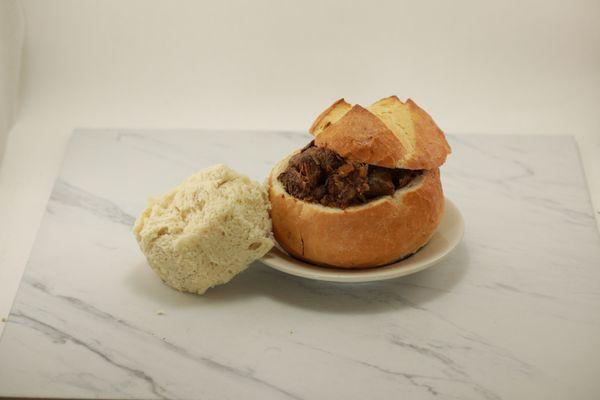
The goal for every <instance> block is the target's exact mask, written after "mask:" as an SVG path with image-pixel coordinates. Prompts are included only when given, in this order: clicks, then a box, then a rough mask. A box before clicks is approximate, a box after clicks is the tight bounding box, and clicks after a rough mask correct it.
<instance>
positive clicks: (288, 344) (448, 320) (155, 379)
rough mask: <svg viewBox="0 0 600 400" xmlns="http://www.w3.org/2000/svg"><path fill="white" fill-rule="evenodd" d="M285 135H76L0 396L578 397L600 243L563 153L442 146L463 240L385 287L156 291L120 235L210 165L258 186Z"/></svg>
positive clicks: (540, 142) (571, 161)
mask: <svg viewBox="0 0 600 400" xmlns="http://www.w3.org/2000/svg"><path fill="white" fill-rule="evenodd" d="M308 140H309V138H308V136H306V135H303V134H298V133H294V132H246V131H239V132H226V131H212V132H206V131H187V132H185V131H183V132H182V131H175V132H171V131H79V132H76V133H75V135H74V136H73V138H72V140H71V143H70V146H69V149H68V152H67V155H66V159H65V163H64V165H63V168H62V170H61V173H60V177H59V179H58V180H57V182H56V184H55V187H54V190H53V193H52V195H51V198H50V200H49V203H48V209H47V213H46V215H45V217H44V220H43V222H42V224H41V227H40V230H39V233H38V237H37V240H36V243H35V246H34V248H33V250H32V253H31V256H30V260H29V264H28V268H27V270H26V272H25V276H24V278H23V281H22V283H21V287H20V289H19V292H18V295H17V298H16V300H15V304H14V306H13V310H12V312H11V315H10V317H9V321H8V324H7V326H6V329H5V331H4V335H3V337H2V339H1V340H0V396H25V397H67V398H136V399H138V398H152V399H162V398H165V399H166V398H169V399H171V398H173V399H229V398H235V399H238V398H244V399H334V398H343V399H390V398H410V399H455V398H456V399H484V400H496V399H519V398H524V399H525V398H526V399H565V398H568V399H590V398H594V396H595V395H597V394H598V393H600V380H598V379H597V376H598V375H599V374H600V240H599V236H598V232H597V231H596V229H595V223H594V218H593V215H592V213H591V207H590V204H589V198H588V194H587V191H586V188H585V184H584V180H583V177H582V172H581V168H580V165H579V159H578V156H577V150H576V147H575V144H574V141H573V140H572V139H571V138H570V137H566V136H564V137H561V136H537V137H530V136H452V137H450V141H451V145H452V147H453V154H452V155H451V157H450V158H449V161H448V163H447V164H446V165H445V166H444V167H443V179H444V188H445V192H446V194H447V195H448V196H449V197H450V198H452V199H453V200H454V201H455V203H456V204H457V205H458V206H459V207H460V209H461V211H462V212H463V214H464V217H465V220H466V225H467V228H466V235H465V239H464V242H463V243H462V244H461V245H460V246H459V247H458V248H457V249H456V250H455V251H454V252H453V253H452V254H451V255H450V256H449V257H448V258H447V259H446V260H444V261H443V262H441V263H440V264H439V265H438V266H435V267H433V268H431V269H428V270H426V271H423V272H421V273H418V274H415V275H412V276H409V277H405V278H400V279H396V280H392V281H386V282H377V283H369V284H331V283H324V282H314V281H308V280H304V279H301V278H296V277H291V276H287V275H284V274H282V273H279V272H277V271H274V270H271V269H269V268H268V267H266V266H264V265H262V264H260V263H258V262H257V263H254V264H253V265H252V266H251V268H249V269H248V270H247V271H246V272H244V273H243V274H241V275H240V276H238V277H237V278H236V279H234V280H233V281H232V282H231V283H230V284H228V285H225V286H222V287H218V288H215V289H212V290H210V291H209V292H207V294H206V295H205V296H194V295H189V294H182V293H178V292H176V291H174V290H171V289H169V288H167V287H166V286H164V285H163V284H162V283H161V282H160V280H159V279H158V278H157V277H156V276H155V275H154V274H153V273H152V271H151V270H150V268H148V267H147V266H146V263H145V260H144V258H143V256H142V255H141V254H140V252H139V250H138V248H137V245H136V243H135V240H134V238H133V236H132V234H131V232H130V231H131V225H132V223H133V220H134V218H135V216H136V215H137V214H138V213H139V212H140V210H142V208H143V207H144V205H145V201H146V197H147V196H150V195H156V194H160V193H162V192H164V191H165V190H166V189H168V188H170V187H172V186H174V185H176V184H177V183H178V182H180V181H181V180H182V179H183V178H184V177H186V176H187V175H189V174H191V173H192V172H194V171H196V170H198V169H200V168H203V167H206V166H209V165H212V164H215V163H218V162H224V163H226V164H229V165H230V166H232V167H233V168H235V169H238V170H240V171H243V172H245V173H247V174H248V175H250V176H251V177H252V178H254V179H258V180H263V179H264V177H265V176H266V174H267V172H268V171H269V169H270V168H271V167H272V165H273V164H274V163H275V162H276V161H277V160H279V159H280V158H281V157H283V155H285V154H287V153H288V152H290V151H291V150H293V149H295V148H297V147H299V146H302V145H304V144H305V143H306V142H307V141H308Z"/></svg>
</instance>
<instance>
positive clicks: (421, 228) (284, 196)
mask: <svg viewBox="0 0 600 400" xmlns="http://www.w3.org/2000/svg"><path fill="white" fill-rule="evenodd" d="M288 160H289V157H288V158H286V159H284V160H282V161H281V162H280V163H279V164H278V165H277V166H276V167H275V168H274V169H273V171H272V172H271V176H270V177H269V199H270V201H271V207H272V208H271V219H272V221H273V233H274V235H275V238H276V239H277V241H278V242H279V244H280V245H281V246H282V247H283V248H284V249H285V250H286V251H287V252H289V253H290V254H292V255H293V256H295V257H297V258H300V259H304V260H306V261H309V262H311V263H315V264H320V265H328V266H335V267H340V268H369V267H376V266H380V265H385V264H389V263H391V262H394V261H396V260H398V259H400V258H403V257H405V256H408V255H410V254H412V253H414V252H416V251H417V250H418V249H419V248H421V247H422V246H423V245H424V244H426V243H427V241H428V240H429V238H430V237H431V235H432V234H433V232H434V231H435V229H436V228H437V226H438V224H439V222H440V219H441V217H442V214H443V211H444V195H443V193H442V186H441V183H440V175H439V170H438V169H433V170H430V171H425V172H424V173H423V175H422V176H421V177H419V178H416V179H415V180H414V181H413V183H411V184H410V185H409V186H407V187H405V188H403V189H400V190H398V191H396V193H395V194H394V195H393V196H385V197H383V198H381V199H378V200H375V201H372V202H369V203H367V204H364V205H361V206H356V207H350V208H347V209H345V210H341V209H337V208H329V207H323V206H321V205H318V204H313V203H307V202H304V201H302V200H299V199H296V198H294V197H292V196H290V195H289V194H288V193H287V192H286V191H285V189H284V188H283V186H282V185H281V183H280V182H279V180H278V179H277V176H278V175H279V173H281V172H282V171H283V170H285V168H286V167H287V163H288Z"/></svg>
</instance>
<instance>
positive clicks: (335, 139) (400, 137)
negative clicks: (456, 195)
mask: <svg viewBox="0 0 600 400" xmlns="http://www.w3.org/2000/svg"><path fill="white" fill-rule="evenodd" d="M350 107H351V105H350V104H348V103H346V102H345V101H344V100H343V99H341V100H338V101H337V102H335V103H334V104H333V105H332V106H330V107H329V108H328V109H327V110H325V111H324V112H323V113H321V115H319V117H318V118H317V120H316V121H315V122H314V123H313V125H312V126H311V128H310V132H311V133H312V134H313V135H315V136H316V139H315V143H316V145H317V146H322V147H327V148H329V149H331V150H334V151H336V152H338V153H340V154H342V155H343V156H344V157H347V158H349V159H351V160H354V161H359V162H364V163H368V164H373V165H379V166H382V167H388V168H405V169H433V168H437V167H439V166H440V165H442V164H443V163H444V162H445V161H446V156H447V155H448V154H449V153H450V151H451V150H450V146H449V145H448V142H447V141H446V138H445V136H444V133H443V132H442V131H441V130H440V128H439V127H438V126H437V125H436V124H435V122H434V121H433V119H432V118H431V117H430V116H429V114H427V113H426V112H425V111H424V110H423V109H422V108H420V107H419V106H418V105H417V104H416V103H415V102H414V101H412V100H411V99H408V100H407V101H406V102H405V103H403V102H402V101H400V99H398V97H396V96H391V97H387V98H384V99H381V100H379V101H377V102H375V103H373V104H372V105H371V106H369V107H368V108H367V109H365V108H363V107H361V106H359V105H355V106H354V107H352V108H350Z"/></svg>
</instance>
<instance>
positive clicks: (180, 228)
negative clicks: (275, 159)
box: [133, 165, 273, 294]
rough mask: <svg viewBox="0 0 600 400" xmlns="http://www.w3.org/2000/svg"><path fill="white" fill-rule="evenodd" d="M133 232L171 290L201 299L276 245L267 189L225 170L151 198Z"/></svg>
mask: <svg viewBox="0 0 600 400" xmlns="http://www.w3.org/2000/svg"><path fill="white" fill-rule="evenodd" d="M133 232H134V234H135V237H136V239H137V241H138V243H139V246H140V249H141V250H142V252H143V253H144V254H145V256H146V258H147V260H148V263H149V264H150V266H151V267H152V269H153V270H154V271H155V272H156V273H157V274H158V276H159V277H160V278H161V279H162V280H163V281H164V282H165V283H166V284H167V285H169V286H171V287H173V288H175V289H177V290H181V291H186V292H192V293H198V294H202V293H204V292H205V291H206V290H207V289H208V288H210V287H213V286H215V285H220V284H223V283H227V282H229V281H230V280H231V279H232V278H233V277H234V276H235V275H237V274H239V273H240V272H242V271H243V270H244V269H246V267H247V266H248V264H250V263H251V262H252V261H254V260H256V259H258V258H260V257H262V256H263V255H265V254H266V253H267V252H268V251H269V250H270V249H271V247H272V246H273V242H272V240H271V238H270V235H271V220H270V219H269V202H268V200H267V193H266V190H265V187H264V186H263V185H261V184H259V183H257V182H253V181H251V180H250V179H249V178H248V177H246V176H243V175H240V174H238V173H237V172H235V171H233V170H232V169H230V168H228V167H226V166H225V165H216V166H213V167H211V168H207V169H205V170H202V171H200V172H198V173H196V174H194V175H192V176H190V177H189V178H187V179H186V180H185V181H184V182H183V183H182V184H181V185H179V186H178V187H176V188H174V189H172V190H171V191H169V192H168V193H167V194H165V195H164V196H162V197H160V198H157V199H151V200H150V201H149V204H148V207H147V208H146V209H145V210H144V211H143V212H142V214H141V215H140V217H139V218H138V219H137V221H136V222H135V225H134V228H133Z"/></svg>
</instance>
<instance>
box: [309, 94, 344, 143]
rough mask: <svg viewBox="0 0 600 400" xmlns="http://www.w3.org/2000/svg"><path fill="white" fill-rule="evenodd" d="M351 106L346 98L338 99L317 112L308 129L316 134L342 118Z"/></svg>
mask: <svg viewBox="0 0 600 400" xmlns="http://www.w3.org/2000/svg"><path fill="white" fill-rule="evenodd" d="M351 108H352V106H351V105H350V104H348V103H347V102H346V100H344V99H339V100H338V101H336V102H335V103H333V104H332V105H330V106H329V107H328V108H327V109H326V110H325V111H323V112H322V113H321V114H319V116H318V117H317V119H315V122H313V124H312V125H311V126H310V128H309V129H308V131H309V132H310V133H311V134H313V135H314V136H317V135H318V134H319V133H321V131H323V129H325V128H327V127H328V126H329V125H331V124H333V123H335V122H337V121H338V120H339V119H340V118H342V117H343V116H344V114H346V113H347V112H348V111H349V110H350V109H351Z"/></svg>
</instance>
